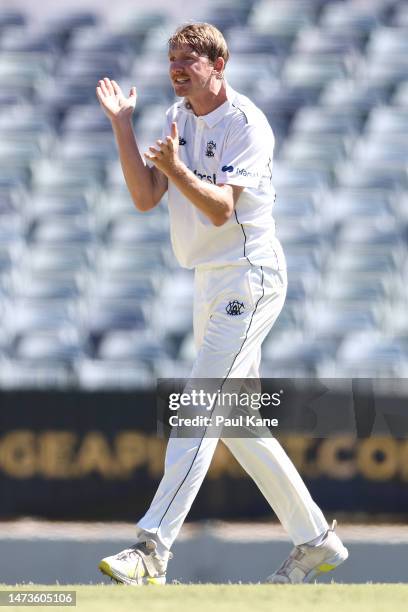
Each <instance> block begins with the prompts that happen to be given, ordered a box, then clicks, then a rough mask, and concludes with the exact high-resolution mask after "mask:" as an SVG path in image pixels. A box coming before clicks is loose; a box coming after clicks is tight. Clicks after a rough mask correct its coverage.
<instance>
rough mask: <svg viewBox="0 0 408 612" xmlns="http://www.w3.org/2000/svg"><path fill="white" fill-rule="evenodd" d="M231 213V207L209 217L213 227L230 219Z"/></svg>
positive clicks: (219, 225)
mask: <svg viewBox="0 0 408 612" xmlns="http://www.w3.org/2000/svg"><path fill="white" fill-rule="evenodd" d="M232 213H233V208H231V209H228V210H225V211H222V212H220V213H218V214H217V215H216V216H214V217H213V218H212V219H211V221H212V223H213V225H215V227H221V226H222V225H225V223H227V221H229V220H230V218H231V215H232Z"/></svg>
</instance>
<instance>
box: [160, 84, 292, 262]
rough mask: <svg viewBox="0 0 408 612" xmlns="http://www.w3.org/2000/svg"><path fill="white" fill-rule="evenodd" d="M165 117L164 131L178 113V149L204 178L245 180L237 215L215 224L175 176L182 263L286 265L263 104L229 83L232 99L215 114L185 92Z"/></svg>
mask: <svg viewBox="0 0 408 612" xmlns="http://www.w3.org/2000/svg"><path fill="white" fill-rule="evenodd" d="M166 119H167V122H166V126H165V130H164V135H165V136H166V135H168V134H170V127H171V123H172V121H175V122H176V123H177V127H178V132H179V142H180V146H179V157H180V159H181V160H182V161H183V162H184V163H185V164H186V166H187V167H188V168H189V169H190V170H191V171H192V172H194V174H195V175H196V176H197V177H198V178H199V179H200V180H202V181H206V182H208V183H213V184H230V185H239V186H241V187H244V190H243V191H242V193H241V195H240V197H239V198H238V201H237V203H236V206H235V210H234V213H233V214H232V215H231V217H230V219H229V220H228V221H227V222H226V223H225V224H224V225H222V226H220V227H216V226H215V225H213V224H212V223H211V221H210V220H209V219H208V217H206V216H205V215H204V214H203V213H202V212H201V211H200V210H199V209H198V208H196V207H195V206H194V204H192V203H191V202H190V201H189V200H188V199H187V198H186V197H185V196H184V195H183V194H182V193H181V192H180V191H179V190H178V189H177V187H175V186H174V185H173V183H172V182H171V181H169V184H168V206H169V214H170V233H171V241H172V245H173V249H174V253H175V255H176V257H177V259H178V261H179V263H180V265H181V266H183V267H185V268H195V267H197V266H223V265H242V264H245V265H248V263H250V264H253V265H263V266H269V267H271V268H274V269H283V268H285V267H286V263H285V258H284V255H283V251H282V247H281V245H280V243H279V241H278V240H277V238H276V236H275V223H274V220H273V216H272V208H273V204H274V201H275V190H274V187H273V185H272V156H273V148H274V136H273V132H272V129H271V127H270V125H269V123H268V121H267V119H266V117H265V115H264V114H263V113H262V111H261V110H260V109H259V108H257V107H256V106H255V104H253V102H251V101H250V100H249V99H248V98H247V97H246V96H242V95H240V94H238V93H237V92H235V91H234V90H233V89H232V88H231V87H229V86H228V85H227V101H226V102H225V103H224V104H222V105H221V106H219V107H218V108H216V109H215V110H214V111H212V112H211V113H209V114H208V115H204V116H200V117H197V116H196V115H195V114H194V113H193V111H192V110H191V109H190V108H188V106H186V103H185V101H184V100H183V101H181V102H177V103H176V104H174V105H173V106H172V107H170V109H169V110H168V111H167V113H166Z"/></svg>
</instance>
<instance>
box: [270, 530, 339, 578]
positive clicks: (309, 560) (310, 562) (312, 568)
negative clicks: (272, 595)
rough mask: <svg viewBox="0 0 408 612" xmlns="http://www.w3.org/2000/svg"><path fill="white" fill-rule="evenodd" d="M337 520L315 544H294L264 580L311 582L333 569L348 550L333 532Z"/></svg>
mask: <svg viewBox="0 0 408 612" xmlns="http://www.w3.org/2000/svg"><path fill="white" fill-rule="evenodd" d="M336 525H337V522H336V521H333V524H332V526H331V528H330V529H329V530H328V532H327V535H326V538H325V539H324V540H323V542H322V543H321V544H319V545H317V546H310V545H308V544H302V545H300V546H295V548H294V549H293V550H292V552H291V553H290V555H289V557H288V558H287V559H286V561H284V562H283V563H282V565H281V566H280V568H279V569H278V570H276V572H275V573H274V574H272V575H271V576H268V578H267V579H266V582H269V583H272V584H299V583H302V582H311V581H312V580H314V578H316V577H317V576H319V575H320V574H324V573H326V572H330V571H332V570H334V569H335V568H336V567H338V566H339V565H341V563H343V561H345V560H346V559H347V557H348V554H349V553H348V550H347V548H346V547H345V546H343V544H342V542H341V540H340V538H339V537H338V536H337V535H336V534H335V533H334V530H335V528H336Z"/></svg>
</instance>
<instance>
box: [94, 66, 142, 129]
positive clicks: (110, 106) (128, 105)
mask: <svg viewBox="0 0 408 612" xmlns="http://www.w3.org/2000/svg"><path fill="white" fill-rule="evenodd" d="M96 97H97V98H98V100H99V103H100V105H101V106H102V109H103V111H104V113H105V114H106V115H107V117H108V118H109V119H110V120H111V121H113V122H114V121H117V120H120V119H122V118H123V119H126V118H130V117H131V115H132V113H133V111H134V110H135V106H136V87H132V88H131V90H130V92H129V97H128V98H125V96H124V95H123V93H122V90H121V88H120V87H119V85H118V84H117V83H116V81H111V80H110V79H108V78H107V77H105V78H104V79H101V80H100V81H99V82H98V87H97V88H96Z"/></svg>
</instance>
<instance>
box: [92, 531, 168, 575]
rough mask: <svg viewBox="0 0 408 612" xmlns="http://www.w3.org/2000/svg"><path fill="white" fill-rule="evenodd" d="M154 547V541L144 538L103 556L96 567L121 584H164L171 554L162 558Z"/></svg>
mask: <svg viewBox="0 0 408 612" xmlns="http://www.w3.org/2000/svg"><path fill="white" fill-rule="evenodd" d="M156 549H157V545H156V542H155V541H154V540H149V539H146V540H144V541H140V542H137V543H136V544H134V545H133V546H130V547H129V548H126V549H125V550H122V551H121V552H120V553H118V554H117V555H113V556H111V557H105V559H102V561H101V562H100V563H99V566H98V567H99V569H100V570H101V572H102V573H103V574H106V575H107V576H109V577H110V578H113V580H116V582H121V583H122V584H130V585H133V586H139V585H143V584H166V569H167V562H168V560H169V559H170V558H171V557H172V554H171V553H168V554H167V555H166V557H165V558H163V557H160V556H159V555H158V554H157V551H156Z"/></svg>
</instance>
